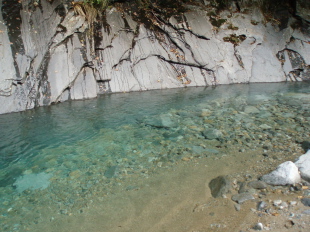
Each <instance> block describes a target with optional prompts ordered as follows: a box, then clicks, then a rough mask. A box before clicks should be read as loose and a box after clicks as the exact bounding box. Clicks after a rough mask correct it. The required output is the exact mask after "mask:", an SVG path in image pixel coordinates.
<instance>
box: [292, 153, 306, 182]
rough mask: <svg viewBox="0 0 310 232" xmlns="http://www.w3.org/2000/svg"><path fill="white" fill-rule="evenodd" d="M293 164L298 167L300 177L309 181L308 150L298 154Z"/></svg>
mask: <svg viewBox="0 0 310 232" xmlns="http://www.w3.org/2000/svg"><path fill="white" fill-rule="evenodd" d="M295 165H296V166H297V167H298V169H299V171H300V175H301V177H302V178H303V179H304V180H306V181H310V150H308V151H307V153H306V154H304V155H302V156H300V157H299V158H298V159H297V161H296V162H295Z"/></svg>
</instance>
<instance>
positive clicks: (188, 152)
mask: <svg viewBox="0 0 310 232" xmlns="http://www.w3.org/2000/svg"><path fill="white" fill-rule="evenodd" d="M309 118H310V84H309V83H275V84H270V83H268V84H242V85H227V86H218V87H216V88H212V87H208V88H184V89H172V90H154V91H148V92H134V93H129V94H127V93H125V94H111V95H103V96H101V97H99V98H97V99H93V100H87V101H74V102H65V103H62V104H58V105H53V106H49V107H41V108H37V109H34V110H29V111H26V112H21V113H12V114H6V115H0V131H1V134H2V136H1V138H2V139H1V141H0V167H1V170H0V199H1V203H0V204H1V205H0V215H1V217H0V220H1V223H2V224H3V225H5V226H4V231H23V229H25V228H26V227H27V226H29V225H35V224H37V223H39V222H40V216H38V215H41V214H40V212H39V211H40V209H39V208H40V207H39V205H42V204H43V202H44V204H43V205H45V207H49V208H51V212H50V214H51V215H52V214H59V213H60V214H65V215H67V214H69V213H76V212H82V211H83V201H88V200H89V199H91V198H92V197H94V196H97V195H98V194H99V193H102V192H107V191H108V186H109V185H111V184H113V183H114V181H117V180H123V181H124V180H125V179H126V176H128V175H133V174H137V173H139V174H141V175H146V176H147V175H148V170H150V169H152V168H154V167H155V168H161V167H163V166H169V165H173V164H174V163H176V162H178V161H180V160H182V159H184V158H188V157H190V158H192V157H208V156H217V155H219V154H222V153H223V150H225V149H229V148H230V147H232V146H234V147H236V148H237V149H239V150H240V152H243V151H244V150H247V149H253V150H255V149H259V148H264V149H266V150H268V151H276V149H278V147H281V146H282V147H284V149H290V150H289V151H292V152H293V151H294V149H295V148H296V149H297V148H299V147H300V144H299V143H301V142H302V141H303V140H304V139H305V138H308V140H309V136H310V135H309V129H308V128H309ZM262 125H264V126H262ZM274 144H276V145H277V146H274ZM275 147H277V148H275ZM128 188H132V186H128ZM77 195H78V196H79V197H77ZM29 196H32V197H33V198H36V199H37V200H36V201H35V202H37V204H36V203H33V202H29ZM46 199H50V201H51V202H50V203H46ZM55 205H56V206H57V207H56V206H55ZM35 210H36V212H35ZM29 211H33V213H29ZM25 218H27V223H26V222H25V221H24V220H25ZM38 218H39V219H38Z"/></svg>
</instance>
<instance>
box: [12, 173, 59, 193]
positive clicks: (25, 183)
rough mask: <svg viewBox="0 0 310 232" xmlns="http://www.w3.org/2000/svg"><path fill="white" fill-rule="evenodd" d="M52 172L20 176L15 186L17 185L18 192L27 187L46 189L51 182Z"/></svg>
mask: <svg viewBox="0 0 310 232" xmlns="http://www.w3.org/2000/svg"><path fill="white" fill-rule="evenodd" d="M52 176H53V175H52V174H51V173H45V172H41V173H36V174H27V175H23V176H20V177H18V178H17V179H16V181H15V183H14V184H13V186H15V187H16V190H17V192H18V193H21V192H23V191H24V190H26V189H33V190H34V189H46V188H47V187H48V186H49V184H50V178H51V177H52Z"/></svg>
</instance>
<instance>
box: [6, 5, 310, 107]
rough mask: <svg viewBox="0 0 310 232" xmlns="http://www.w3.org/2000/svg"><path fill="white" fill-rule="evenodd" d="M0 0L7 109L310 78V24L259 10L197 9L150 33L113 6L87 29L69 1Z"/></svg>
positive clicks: (130, 14) (159, 19)
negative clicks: (105, 95) (145, 92)
mask: <svg viewBox="0 0 310 232" xmlns="http://www.w3.org/2000/svg"><path fill="white" fill-rule="evenodd" d="M0 6H1V14H0V21H1V23H0V31H1V33H0V41H1V43H2V44H1V46H0V50H1V52H0V61H1V62H0V72H1V74H2V75H1V76H0V103H1V106H2V107H1V108H0V113H8V112H13V111H22V110H25V109H31V108H34V107H36V106H42V105H49V104H52V103H57V102H62V101H66V100H69V99H87V98H94V97H96V96H97V95H98V94H103V93H106V92H128V91H142V90H150V89H165V88H177V87H185V86H209V85H216V84H231V83H248V82H280V81H287V80H289V81H301V80H309V79H310V68H309V67H310V66H309V64H310V44H309V41H310V39H309V33H308V32H309V28H310V27H309V21H307V20H301V22H302V23H301V26H300V25H299V24H298V25H299V26H298V27H297V26H296V23H295V21H296V19H294V18H293V17H290V18H287V17H286V18H285V20H284V21H285V23H282V21H283V20H282V18H281V20H282V21H281V24H279V25H277V24H275V23H273V21H269V22H266V20H265V18H264V17H263V14H262V13H261V12H260V11H259V10H257V9H254V10H252V12H250V13H247V14H245V13H241V12H242V11H240V12H238V11H236V12H234V13H232V12H228V11H222V12H221V13H219V14H218V15H216V17H211V16H210V14H208V13H210V10H209V11H207V10H203V9H201V8H199V7H192V9H191V10H190V11H188V12H186V13H184V14H181V15H179V16H175V17H171V18H169V19H168V20H166V19H164V18H162V17H161V15H155V16H156V17H154V18H156V20H157V21H156V22H155V23H154V25H156V27H157V30H151V29H149V28H148V27H147V26H146V25H145V24H144V23H141V22H138V21H134V20H133V18H134V17H133V16H134V12H128V13H126V12H119V11H118V10H116V9H115V8H112V9H109V10H108V11H107V12H106V20H105V21H104V22H97V23H96V24H95V26H94V27H93V28H91V29H90V28H89V27H90V26H89V23H87V20H86V18H85V16H84V15H81V14H80V15H78V14H77V13H76V12H74V10H73V8H72V5H71V3H69V2H68V3H66V1H62V0H54V1H45V0H41V1H36V4H34V2H33V1H32V0H25V1H18V0H10V1H8V0H2V1H0ZM298 9H300V7H299V8H298ZM300 12H301V11H300ZM303 12H304V11H302V12H301V13H300V14H299V17H301V18H302V17H304V15H306V14H304V13H303ZM220 19H223V20H222V21H221V20H220ZM284 21H283V22H284ZM219 22H220V23H219ZM294 23H295V24H294ZM291 25H295V26H291ZM92 32H94V33H92Z"/></svg>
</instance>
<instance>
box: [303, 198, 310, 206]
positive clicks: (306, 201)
mask: <svg viewBox="0 0 310 232" xmlns="http://www.w3.org/2000/svg"><path fill="white" fill-rule="evenodd" d="M301 203H303V205H305V206H309V207H310V198H302V199H301Z"/></svg>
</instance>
